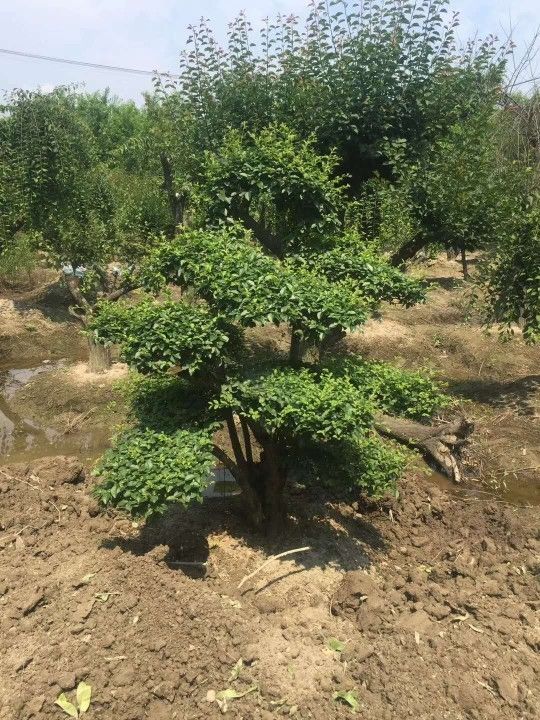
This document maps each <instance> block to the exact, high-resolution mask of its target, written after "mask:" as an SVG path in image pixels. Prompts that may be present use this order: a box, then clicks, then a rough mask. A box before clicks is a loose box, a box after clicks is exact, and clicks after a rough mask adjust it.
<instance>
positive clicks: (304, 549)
mask: <svg viewBox="0 0 540 720" xmlns="http://www.w3.org/2000/svg"><path fill="white" fill-rule="evenodd" d="M307 550H311V548H310V547H309V546H306V547H301V548H294V550H286V551H285V552H282V553H278V554H277V555H270V557H269V558H268V559H267V560H265V561H264V562H263V564H262V565H260V566H259V567H258V568H257V569H256V570H254V571H253V572H252V573H250V574H249V575H246V576H245V577H243V578H242V579H241V580H240V583H239V585H238V590H240V588H241V587H242V585H243V584H244V583H246V582H247V581H248V580H251V578H252V577H255V575H257V573H259V572H260V571H261V570H263V569H264V568H265V567H266V566H267V565H269V564H270V563H271V562H274V560H279V558H282V557H285V556H286V555H293V554H294V553H299V552H306V551H307Z"/></svg>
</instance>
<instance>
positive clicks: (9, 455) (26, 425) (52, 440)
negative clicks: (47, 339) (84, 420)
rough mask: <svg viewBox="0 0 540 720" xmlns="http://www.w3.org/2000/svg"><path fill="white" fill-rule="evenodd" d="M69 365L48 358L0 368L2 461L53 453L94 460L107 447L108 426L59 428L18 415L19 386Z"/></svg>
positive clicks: (27, 459) (35, 457) (14, 460)
mask: <svg viewBox="0 0 540 720" xmlns="http://www.w3.org/2000/svg"><path fill="white" fill-rule="evenodd" d="M66 365H67V361H66V360H58V361H55V362H50V361H45V362H43V363H42V364H41V365H38V366H37V367H32V368H9V369H2V368H0V462H9V463H18V462H27V461H29V460H35V459H37V458H41V457H45V456H52V455H78V456H80V457H81V458H82V459H84V460H87V461H93V460H95V459H96V458H97V457H98V456H99V455H101V453H102V452H103V451H104V450H105V449H106V448H107V446H108V441H109V438H110V430H109V429H108V428H103V429H98V430H95V429H93V430H92V431H89V432H80V431H79V432H77V433H68V432H60V431H59V430H57V429H55V428H52V427H48V426H46V425H40V424H38V423H36V422H35V421H34V420H33V419H31V418H29V417H23V416H21V415H19V413H17V412H16V411H15V409H14V407H13V404H12V402H11V400H12V398H13V396H14V395H15V393H16V392H17V391H18V390H20V389H21V388H22V387H24V386H25V385H27V384H28V383H29V382H31V381H32V380H33V379H34V378H35V377H37V376H38V375H41V374H43V373H47V372H52V371H55V370H58V369H60V368H63V367H65V366H66Z"/></svg>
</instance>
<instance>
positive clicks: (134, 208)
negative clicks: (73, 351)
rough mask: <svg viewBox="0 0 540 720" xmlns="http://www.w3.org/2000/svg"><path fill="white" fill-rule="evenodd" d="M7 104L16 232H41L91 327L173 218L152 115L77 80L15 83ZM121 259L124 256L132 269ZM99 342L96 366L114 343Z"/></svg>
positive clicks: (94, 347) (93, 357) (93, 348)
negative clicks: (18, 87) (88, 90)
mask: <svg viewBox="0 0 540 720" xmlns="http://www.w3.org/2000/svg"><path fill="white" fill-rule="evenodd" d="M5 110H6V115H5V117H4V118H3V121H2V128H3V130H2V132H3V133H4V135H6V137H7V140H8V142H7V143H6V145H5V150H3V153H5V154H6V155H8V154H9V157H7V158H6V161H5V162H2V167H3V168H7V170H5V172H4V173H3V177H5V178H7V179H6V181H3V182H5V184H6V185H9V186H10V187H12V188H13V189H12V190H10V194H11V195H13V194H14V193H15V195H16V198H17V199H19V198H20V200H19V201H18V202H15V201H14V200H12V199H10V196H7V200H6V201H7V202H9V204H10V208H11V211H10V212H11V219H10V220H9V217H10V216H9V215H8V216H7V217H8V221H7V222H8V223H11V225H12V226H13V228H12V232H13V229H18V230H25V231H27V232H33V233H35V234H37V235H36V237H37V240H38V243H37V244H38V246H39V247H40V248H41V249H42V250H44V251H45V253H46V256H47V258H48V261H49V262H50V263H51V264H52V265H53V266H55V267H56V268H58V269H63V271H64V277H65V281H66V285H67V287H68V288H69V292H70V294H71V296H72V299H73V303H74V305H73V306H72V308H71V312H72V314H73V315H74V316H76V317H77V318H78V319H79V320H80V321H81V323H82V324H83V325H85V326H86V325H87V321H88V317H89V315H91V313H92V310H93V306H94V304H95V302H96V301H97V300H98V299H100V298H102V297H107V298H108V299H110V300H113V299H116V298H118V297H120V296H122V295H123V294H124V293H126V292H128V291H129V290H131V289H132V283H131V281H130V280H129V277H128V275H129V273H126V272H125V271H126V269H128V265H130V266H131V265H133V264H134V263H136V262H137V260H139V259H140V258H141V257H142V256H144V254H145V253H146V252H147V251H148V248H149V243H150V242H151V238H153V237H154V235H155V233H158V232H162V231H163V230H164V229H166V228H167V222H168V223H169V225H170V224H171V222H170V218H169V216H168V209H167V199H166V196H165V194H164V193H163V191H162V190H161V188H160V176H159V172H157V170H156V173H155V174H152V172H151V170H152V169H151V168H149V167H148V166H147V165H145V164H144V162H143V158H141V157H140V153H139V152H138V148H139V143H138V140H139V139H140V136H141V134H142V133H143V132H144V130H145V127H146V120H145V116H144V114H143V113H142V111H140V110H138V109H137V108H136V107H135V106H134V105H133V104H131V103H127V104H122V103H118V102H117V101H115V100H114V99H110V98H109V97H108V95H107V94H106V93H104V94H103V95H83V94H79V93H76V92H75V91H74V90H73V89H71V88H57V89H56V90H55V91H54V92H52V93H47V94H44V93H42V92H25V91H14V92H13V93H12V95H11V97H10V99H9V103H8V104H7V105H6V108H5ZM156 167H157V166H154V169H156ZM3 200H4V198H3ZM4 222H6V221H4ZM3 224H4V223H3ZM112 261H115V262H116V266H117V267H119V266H118V263H120V264H123V274H122V275H120V276H119V274H118V271H116V270H112V269H111V267H110V263H111V262H112ZM89 343H90V365H91V368H92V369H94V370H101V369H103V368H104V367H106V366H107V365H108V364H109V362H110V360H109V351H108V349H107V348H104V347H102V346H100V345H99V344H96V343H95V342H94V338H93V337H92V336H91V335H89Z"/></svg>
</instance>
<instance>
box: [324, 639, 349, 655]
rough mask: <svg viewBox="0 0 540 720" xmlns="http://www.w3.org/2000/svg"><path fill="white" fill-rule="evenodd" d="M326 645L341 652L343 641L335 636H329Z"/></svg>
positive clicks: (343, 645)
mask: <svg viewBox="0 0 540 720" xmlns="http://www.w3.org/2000/svg"><path fill="white" fill-rule="evenodd" d="M326 646H327V647H328V648H329V649H330V650H333V651H334V652H342V650H343V648H344V647H345V643H344V642H342V641H341V640H338V639H337V638H335V637H331V638H328V640H327V642H326Z"/></svg>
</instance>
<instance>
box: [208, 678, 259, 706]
mask: <svg viewBox="0 0 540 720" xmlns="http://www.w3.org/2000/svg"><path fill="white" fill-rule="evenodd" d="M257 687H258V686H257V685H252V686H251V687H249V688H248V689H247V690H243V691H239V690H235V689H234V688H227V689H226V690H220V691H219V692H218V693H216V702H217V704H218V705H219V708H220V710H221V712H223V713H226V712H227V709H228V701H229V700H236V699H237V698H241V697H244V696H245V695H249V693H252V692H255V690H257Z"/></svg>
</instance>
